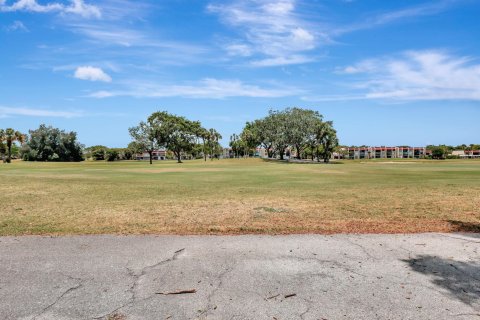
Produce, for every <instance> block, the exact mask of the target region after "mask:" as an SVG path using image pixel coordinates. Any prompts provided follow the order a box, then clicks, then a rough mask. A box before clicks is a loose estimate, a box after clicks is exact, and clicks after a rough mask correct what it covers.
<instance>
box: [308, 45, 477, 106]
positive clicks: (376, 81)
mask: <svg viewBox="0 0 480 320" xmlns="http://www.w3.org/2000/svg"><path fill="white" fill-rule="evenodd" d="M476 61H478V59H474V58H472V57H462V56H460V57H457V56H453V55H451V54H448V53H446V52H444V51H439V50H430V51H408V52H405V53H403V54H401V55H399V56H397V57H395V58H378V59H369V60H366V61H361V62H359V63H358V64H355V65H352V66H347V67H345V68H343V71H344V76H349V75H354V76H355V77H356V80H354V82H353V85H352V88H351V89H354V90H355V92H357V93H356V94H353V95H350V94H347V95H335V96H316V97H304V99H305V100H309V101H347V100H359V99H383V100H397V101H402V100H404V101H414V100H416V101H421V100H473V101H480V64H479V63H478V62H476ZM475 62H476V63H475ZM340 70H342V69H340ZM359 77H360V79H362V80H359ZM359 91H360V93H358V92H359ZM361 91H363V92H361Z"/></svg>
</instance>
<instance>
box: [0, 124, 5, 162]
mask: <svg viewBox="0 0 480 320" xmlns="http://www.w3.org/2000/svg"><path fill="white" fill-rule="evenodd" d="M4 154H5V130H3V129H0V156H1V158H2V159H3V155H4Z"/></svg>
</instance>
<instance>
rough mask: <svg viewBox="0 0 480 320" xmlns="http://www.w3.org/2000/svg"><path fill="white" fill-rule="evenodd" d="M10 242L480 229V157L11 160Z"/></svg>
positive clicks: (7, 194)
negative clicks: (52, 237) (16, 238)
mask: <svg viewBox="0 0 480 320" xmlns="http://www.w3.org/2000/svg"><path fill="white" fill-rule="evenodd" d="M0 181H1V183H0V200H1V201H0V235H23V234H99V233H119V234H143V233H149V234H240V233H268V234H277V233H278V234H280V233H281V234H285V233H401V232H408V233H410V232H429V231H443V232H445V231H466V232H478V231H480V161H475V160H452V161H412V160H411V159H410V160H409V161H405V162H402V161H344V162H343V163H338V164H330V165H324V164H318V165H312V164H300V163H279V162H265V161H262V160H259V159H239V160H220V161H207V162H203V161H191V162H185V163H184V164H176V163H174V162H170V161H165V162H156V163H154V164H153V165H152V166H150V165H149V164H148V163H145V162H116V163H105V162H84V163H28V162H14V163H12V164H10V165H0Z"/></svg>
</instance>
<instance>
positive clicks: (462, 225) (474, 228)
mask: <svg viewBox="0 0 480 320" xmlns="http://www.w3.org/2000/svg"><path fill="white" fill-rule="evenodd" d="M447 221H448V223H450V226H451V227H452V229H453V231H454V232H475V233H480V223H475V222H464V221H458V220H447Z"/></svg>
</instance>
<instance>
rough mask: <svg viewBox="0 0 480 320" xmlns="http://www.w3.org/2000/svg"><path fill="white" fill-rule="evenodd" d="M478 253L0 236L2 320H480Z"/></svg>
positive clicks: (382, 243) (368, 244)
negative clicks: (184, 291)
mask: <svg viewBox="0 0 480 320" xmlns="http://www.w3.org/2000/svg"><path fill="white" fill-rule="evenodd" d="M479 249H480V235H479V234H414V235H332V236H325V235H291V236H256V235H246V236H107V235H105V236H103V235H102V236H68V237H37V236H26V237H0V319H38V320H42V319H65V320H69V319H109V320H133V319H277V320H282V319H323V320H325V319H328V320H331V319H480V254H479ZM193 289H195V290H196V292H195V293H185V294H165V293H175V292H178V291H182V290H193ZM158 293H164V294H158Z"/></svg>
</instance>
